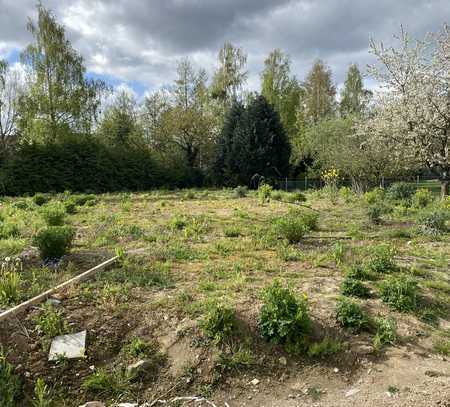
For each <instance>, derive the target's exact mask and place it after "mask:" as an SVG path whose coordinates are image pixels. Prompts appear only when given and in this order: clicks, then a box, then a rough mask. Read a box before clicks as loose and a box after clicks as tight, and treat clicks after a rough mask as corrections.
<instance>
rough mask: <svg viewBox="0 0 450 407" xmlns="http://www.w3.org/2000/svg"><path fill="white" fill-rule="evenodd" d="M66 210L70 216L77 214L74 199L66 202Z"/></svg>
mask: <svg viewBox="0 0 450 407" xmlns="http://www.w3.org/2000/svg"><path fill="white" fill-rule="evenodd" d="M64 208H65V209H66V213H68V214H70V215H73V214H74V213H77V204H76V203H75V201H74V200H73V199H72V198H69V199H68V200H67V201H64Z"/></svg>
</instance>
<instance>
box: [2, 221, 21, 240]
mask: <svg viewBox="0 0 450 407" xmlns="http://www.w3.org/2000/svg"><path fill="white" fill-rule="evenodd" d="M19 235H20V230H19V226H18V224H17V222H15V221H11V220H10V219H4V218H2V216H0V239H9V238H14V237H18V236H19Z"/></svg>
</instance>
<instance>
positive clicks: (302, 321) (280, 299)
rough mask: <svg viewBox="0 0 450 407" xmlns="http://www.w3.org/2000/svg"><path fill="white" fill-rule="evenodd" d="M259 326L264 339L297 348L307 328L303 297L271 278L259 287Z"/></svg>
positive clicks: (303, 343)
mask: <svg viewBox="0 0 450 407" xmlns="http://www.w3.org/2000/svg"><path fill="white" fill-rule="evenodd" d="M259 327H260V329H261V333H262V335H263V336H264V337H265V338H266V339H267V340H269V341H271V342H274V343H282V344H286V345H288V346H294V347H295V348H297V349H298V350H299V349H300V348H302V347H304V346H305V341H306V337H307V335H308V334H309V332H310V330H311V319H310V318H309V313H308V308H307V303H306V299H305V298H297V297H296V296H295V295H294V294H293V293H292V292H291V290H290V289H289V288H285V287H283V286H282V284H281V282H280V281H278V280H275V281H274V282H273V284H272V285H270V286H269V287H267V288H266V289H265V290H264V291H263V306H262V308H261V311H260V314H259Z"/></svg>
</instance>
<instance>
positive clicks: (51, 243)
mask: <svg viewBox="0 0 450 407" xmlns="http://www.w3.org/2000/svg"><path fill="white" fill-rule="evenodd" d="M74 236H75V230H74V229H73V228H72V227H70V226H49V227H48V228H46V229H43V230H41V231H39V232H38V234H37V235H36V236H35V238H34V243H35V244H36V246H37V247H38V249H39V253H40V256H41V259H43V260H54V259H60V258H61V257H62V256H64V255H65V254H66V253H68V251H69V250H70V248H71V246H72V241H73V238H74Z"/></svg>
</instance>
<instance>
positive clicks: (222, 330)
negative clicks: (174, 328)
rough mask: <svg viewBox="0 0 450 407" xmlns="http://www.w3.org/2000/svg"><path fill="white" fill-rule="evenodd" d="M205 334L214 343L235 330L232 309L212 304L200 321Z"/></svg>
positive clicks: (224, 338) (228, 336) (222, 339)
mask: <svg viewBox="0 0 450 407" xmlns="http://www.w3.org/2000/svg"><path fill="white" fill-rule="evenodd" d="M200 326H201V328H202V329H203V332H204V333H205V335H206V336H207V337H208V338H210V339H212V340H213V341H214V342H215V343H222V342H224V341H225V340H227V339H229V338H230V337H231V336H232V335H233V334H234V333H235V332H236V327H237V323H236V316H235V313H234V309H233V308H231V307H228V306H226V305H214V306H212V307H211V308H210V309H209V310H208V312H207V314H206V316H205V317H204V318H203V320H202V321H201V323H200Z"/></svg>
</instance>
